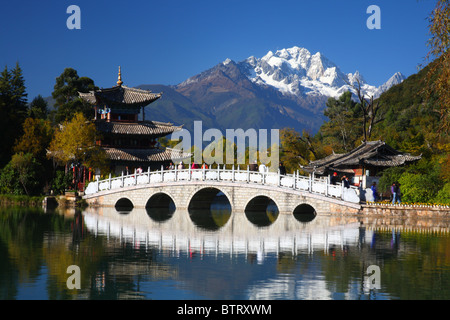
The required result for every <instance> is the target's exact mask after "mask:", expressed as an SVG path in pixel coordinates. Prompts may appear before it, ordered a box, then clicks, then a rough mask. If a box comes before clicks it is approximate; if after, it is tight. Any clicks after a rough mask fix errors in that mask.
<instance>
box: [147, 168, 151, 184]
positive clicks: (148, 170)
mask: <svg viewBox="0 0 450 320" xmlns="http://www.w3.org/2000/svg"><path fill="white" fill-rule="evenodd" d="M147 174H148V183H150V166H149V167H148V169H147Z"/></svg>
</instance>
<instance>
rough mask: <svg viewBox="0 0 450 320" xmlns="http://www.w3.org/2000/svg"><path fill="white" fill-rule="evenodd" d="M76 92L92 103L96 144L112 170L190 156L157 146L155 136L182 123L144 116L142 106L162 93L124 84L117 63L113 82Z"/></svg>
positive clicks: (165, 163) (157, 165) (145, 166)
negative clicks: (175, 124)
mask: <svg viewBox="0 0 450 320" xmlns="http://www.w3.org/2000/svg"><path fill="white" fill-rule="evenodd" d="M78 94H79V96H80V98H81V99H82V100H84V101H86V102H87V103H89V104H90V105H92V106H93V107H94V110H95V118H94V123H95V126H96V128H97V131H98V132H99V133H100V138H99V139H98V140H97V141H96V144H97V145H98V146H100V147H101V148H102V149H103V150H105V152H106V154H107V156H108V158H109V160H110V166H111V172H112V173H115V174H121V173H124V174H127V173H130V174H131V173H132V172H134V170H136V169H138V168H141V169H143V170H147V169H149V170H155V169H161V166H164V167H167V166H168V165H169V164H170V163H171V162H173V163H175V162H178V161H182V160H183V159H186V158H189V157H190V156H191V155H190V154H189V153H184V152H182V151H181V150H175V149H170V148H162V147H161V146H160V144H159V142H158V138H160V137H164V136H166V135H169V134H171V133H173V132H175V131H178V130H181V129H182V126H174V125H173V124H171V123H165V122H158V121H149V120H145V110H144V108H145V107H146V106H147V105H149V104H150V103H152V102H154V101H156V100H158V99H159V98H161V96H162V93H153V92H151V91H148V90H141V89H136V88H130V87H127V86H124V85H123V82H122V74H121V70H120V67H119V76H118V80H117V85H116V86H114V87H112V88H107V89H99V90H95V91H90V92H88V93H82V92H79V93H78ZM141 112H142V120H139V114H140V113H141Z"/></svg>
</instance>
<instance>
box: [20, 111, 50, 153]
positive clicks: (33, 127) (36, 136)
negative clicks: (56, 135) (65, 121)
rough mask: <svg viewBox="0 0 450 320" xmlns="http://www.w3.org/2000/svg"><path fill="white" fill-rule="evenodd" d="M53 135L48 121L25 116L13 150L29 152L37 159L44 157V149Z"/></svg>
mask: <svg viewBox="0 0 450 320" xmlns="http://www.w3.org/2000/svg"><path fill="white" fill-rule="evenodd" d="M52 137H53V128H52V126H51V124H50V121H48V120H43V119H39V118H37V119H34V118H26V119H25V121H24V123H23V135H22V136H21V137H20V138H19V139H18V140H16V144H15V146H14V152H16V153H19V152H23V153H30V154H32V155H33V156H34V157H36V158H38V159H45V155H46V149H47V148H48V146H49V145H50V141H51V139H52Z"/></svg>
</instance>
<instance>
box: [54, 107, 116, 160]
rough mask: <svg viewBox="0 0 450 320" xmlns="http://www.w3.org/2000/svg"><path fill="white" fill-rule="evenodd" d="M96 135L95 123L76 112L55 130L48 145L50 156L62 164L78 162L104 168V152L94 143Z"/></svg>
mask: <svg viewBox="0 0 450 320" xmlns="http://www.w3.org/2000/svg"><path fill="white" fill-rule="evenodd" d="M96 135H97V132H96V129H95V124H94V123H92V122H91V121H88V120H87V119H86V118H85V116H84V115H83V114H82V113H76V114H75V115H74V117H73V118H72V120H70V121H65V122H64V123H63V124H62V125H60V128H59V130H56V132H55V135H54V138H53V139H52V141H51V142H50V146H49V151H50V156H51V157H53V158H54V159H55V160H56V161H57V162H58V163H60V164H63V165H65V164H69V163H75V164H78V163H79V164H82V165H83V166H85V167H88V168H89V167H92V168H104V167H105V166H106V165H107V163H106V154H105V152H104V151H102V149H100V147H98V146H96V145H95V141H96Z"/></svg>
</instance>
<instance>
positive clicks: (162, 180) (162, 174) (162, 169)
mask: <svg viewBox="0 0 450 320" xmlns="http://www.w3.org/2000/svg"><path fill="white" fill-rule="evenodd" d="M161 182H164V166H163V165H161Z"/></svg>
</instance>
